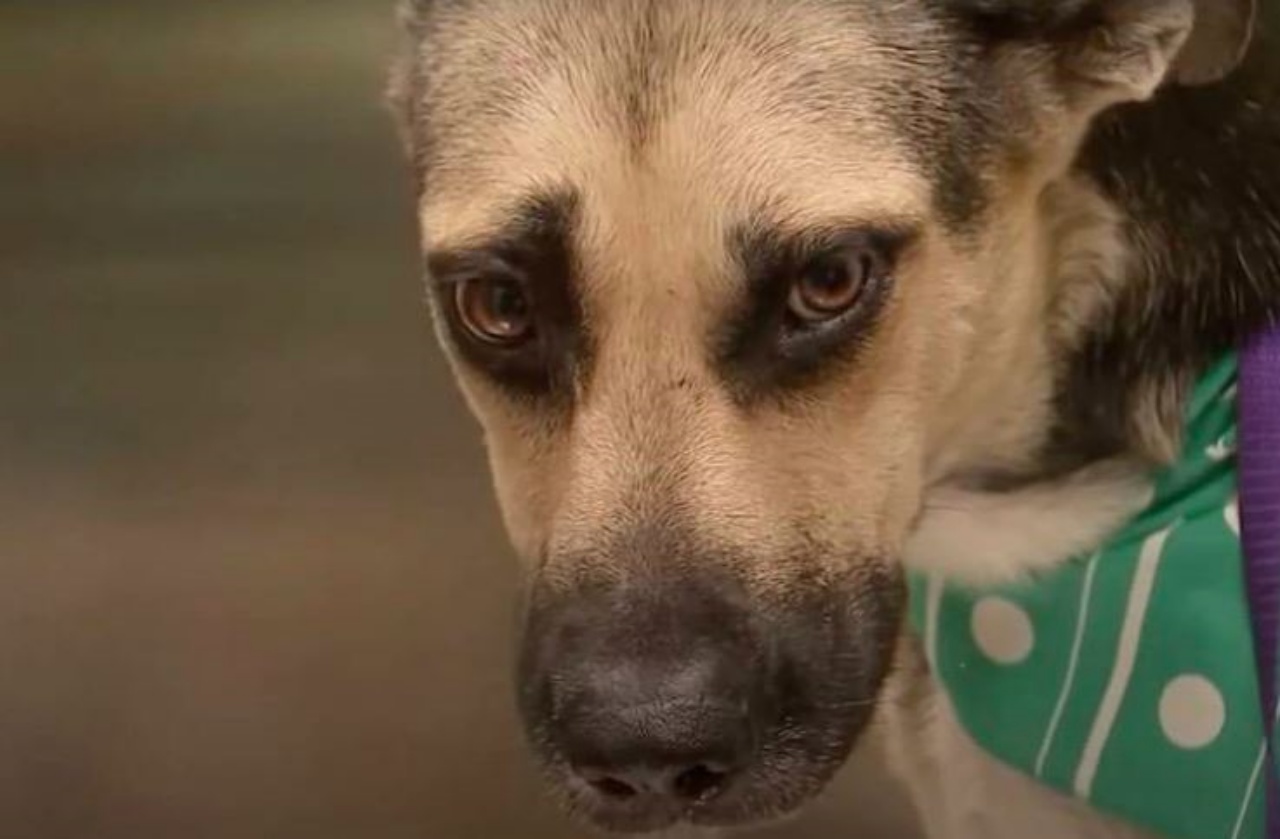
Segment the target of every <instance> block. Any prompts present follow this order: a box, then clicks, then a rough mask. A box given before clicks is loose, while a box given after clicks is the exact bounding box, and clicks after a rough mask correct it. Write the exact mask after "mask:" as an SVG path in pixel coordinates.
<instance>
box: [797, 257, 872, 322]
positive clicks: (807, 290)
mask: <svg viewBox="0 0 1280 839" xmlns="http://www.w3.org/2000/svg"><path fill="white" fill-rule="evenodd" d="M878 270H879V266H878V260H877V258H876V255H875V253H874V252H873V251H872V250H871V249H870V248H861V247H855V248H851V249H849V250H845V251H839V252H836V253H831V254H826V255H824V256H820V257H818V258H816V259H814V260H812V261H811V262H809V264H808V265H806V266H805V267H804V268H803V269H802V270H801V271H800V272H799V274H798V275H797V276H796V278H795V280H794V281H793V283H792V285H791V291H790V295H789V297H788V299H787V308H788V310H789V311H790V313H791V316H792V317H794V318H795V320H796V321H797V322H798V324H799V325H801V326H805V325H813V324H820V323H824V322H826V321H829V320H833V319H835V318H838V317H840V316H841V315H843V314H844V313H845V312H847V311H849V310H850V309H852V308H853V307H854V306H856V305H857V304H858V301H859V300H861V298H862V294H863V291H864V290H865V289H866V287H867V284H868V283H869V282H870V281H871V279H872V278H873V277H874V276H875V275H876V272H877V271H878Z"/></svg>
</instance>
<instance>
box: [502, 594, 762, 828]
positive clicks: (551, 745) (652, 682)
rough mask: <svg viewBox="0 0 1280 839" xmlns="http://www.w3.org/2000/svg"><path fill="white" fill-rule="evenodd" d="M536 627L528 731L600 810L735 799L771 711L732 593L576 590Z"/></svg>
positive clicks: (540, 616)
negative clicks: (729, 796) (739, 779)
mask: <svg viewBox="0 0 1280 839" xmlns="http://www.w3.org/2000/svg"><path fill="white" fill-rule="evenodd" d="M673 589H674V590H673ZM529 629H530V634H529V636H528V637H527V638H526V642H525V643H526V647H525V656H524V662H523V665H524V672H523V674H522V681H523V683H524V702H523V703H522V704H523V709H524V712H525V714H526V717H527V719H528V722H529V723H530V728H531V730H533V731H534V732H537V733H538V735H539V739H540V740H541V741H542V742H541V745H542V746H543V747H546V751H548V752H549V753H551V754H554V755H556V756H557V757H558V761H557V762H559V763H560V764H561V765H562V766H563V768H565V769H567V770H568V771H569V772H570V773H571V774H572V775H573V776H574V778H575V781H576V783H575V785H576V786H577V787H578V789H579V791H580V792H581V794H583V795H586V796H588V797H589V798H591V799H593V801H594V802H595V804H596V806H597V807H604V808H624V809H626V810H627V811H628V812H639V811H648V812H670V811H683V810H686V809H688V808H689V807H691V806H695V805H699V804H703V803H706V802H708V801H710V800H712V799H715V798H717V797H720V796H722V795H724V794H725V793H727V792H728V791H729V790H730V789H731V788H732V787H733V785H734V780H735V778H736V777H738V776H739V775H742V774H745V773H746V772H747V771H748V770H749V769H750V768H751V765H752V764H753V763H754V761H755V760H756V758H757V754H756V751H757V744H758V741H759V740H760V732H761V731H762V730H763V729H765V728H767V727H769V725H770V721H769V714H770V709H771V708H772V704H773V703H771V702H770V701H768V699H767V696H768V690H767V683H768V679H767V678H766V674H765V670H766V669H767V668H766V667H765V666H764V663H763V661H762V658H763V656H762V653H761V647H760V645H759V644H758V642H757V641H756V640H755V633H754V632H753V630H752V628H751V620H750V615H749V613H748V612H747V611H746V610H745V609H742V608H741V607H740V606H739V605H738V604H737V603H735V598H734V597H733V596H732V594H728V595H726V594H724V593H721V592H713V591H707V590H705V589H702V590H698V589H695V588H692V587H688V588H682V589H676V588H674V587H666V586H664V587H662V589H661V590H660V591H659V590H655V589H653V588H650V587H647V586H644V587H635V586H627V587H624V588H620V589H606V590H599V589H597V590H591V591H586V592H579V593H576V594H575V595H573V596H570V597H568V598H566V599H559V598H557V599H556V600H555V601H553V602H545V603H542V604H540V606H539V607H538V608H536V609H535V610H534V612H533V614H532V615H531V621H530V625H529Z"/></svg>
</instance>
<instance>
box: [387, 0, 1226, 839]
mask: <svg viewBox="0 0 1280 839" xmlns="http://www.w3.org/2000/svg"><path fill="white" fill-rule="evenodd" d="M419 5H421V6H422V8H417V9H416V10H415V11H414V14H413V16H412V19H413V25H412V29H411V31H412V35H413V47H414V48H413V49H412V50H411V54H410V56H409V60H408V61H407V62H406V63H405V64H404V66H403V67H402V69H401V72H400V73H399V76H398V84H397V98H398V100H399V101H400V102H401V104H402V105H403V113H404V114H405V117H406V118H405V120H404V127H405V129H406V134H407V136H408V138H409V140H410V144H411V147H412V148H413V150H414V157H415V162H416V163H417V164H418V169H417V171H418V173H419V175H420V176H421V177H422V179H423V180H422V187H423V189H422V207H421V217H422V226H423V230H424V236H425V242H426V248H427V253H428V258H429V263H430V268H431V271H430V275H431V276H430V287H431V292H432V294H431V298H432V301H433V308H434V312H435V315H436V318H437V323H438V325H439V327H440V332H441V335H442V338H443V342H444V345H445V346H446V347H447V349H448V352H449V354H450V357H451V359H452V361H453V363H454V367H455V370H456V372H457V375H458V379H459V381H460V383H461V385H462V387H463V389H464V391H465V393H466V395H467V397H468V400H469V403H470V405H471V406H472V408H473V410H474V412H475V413H476V415H477V416H478V417H479V419H480V421H481V423H482V425H483V427H484V430H485V432H486V439H487V442H488V446H489V451H490V455H491V460H492V468H493V473H494V476H495V479H496V485H497V489H498V495H499V498H500V502H501V507H502V510H503V512H504V515H505V520H506V524H507V527H508V530H509V532H510V535H511V538H512V540H513V542H514V544H515V546H516V547H517V549H518V551H519V553H520V555H521V556H522V557H523V558H524V559H525V561H526V563H527V567H528V573H529V579H530V590H529V591H530V593H529V600H528V614H527V621H526V627H525V633H524V640H523V652H522V656H521V671H520V694H521V704H522V709H523V711H524V714H525V718H526V721H527V724H528V729H529V732H530V735H531V740H532V742H533V743H534V745H535V747H536V749H537V751H538V753H539V755H540V757H541V758H542V759H543V761H544V762H545V764H546V766H547V768H548V771H549V774H550V776H551V779H552V782H553V784H554V785H555V786H556V788H558V789H559V790H560V791H561V792H562V793H563V794H564V795H565V797H566V798H567V799H568V800H569V801H570V803H571V804H572V805H573V806H574V807H575V808H576V809H578V810H579V811H581V812H583V813H584V814H586V815H587V816H589V817H591V818H593V819H594V820H596V821H598V822H599V823H601V824H603V825H605V826H607V827H612V828H616V829H621V830H650V829H660V828H664V827H668V826H670V825H672V824H674V823H676V822H678V821H682V820H688V821H692V822H694V823H698V824H708V825H723V824H737V823H742V822H748V821H753V820H758V819H762V818H767V817H771V816H774V815H779V814H782V813H786V812H788V811H791V810H793V809H794V808H796V807H797V806H798V805H799V804H801V803H802V802H803V801H805V800H806V799H807V798H809V797H810V796H811V795H813V794H814V793H815V792H816V791H818V790H819V789H820V788H821V787H822V786H823V785H824V784H825V783H826V782H827V781H828V780H829V778H830V777H831V776H832V775H833V773H834V772H835V771H836V770H837V769H838V768H839V767H840V766H841V764H842V763H843V762H844V760H845V758H846V756H847V754H848V752H849V750H850V748H851V746H852V744H853V743H854V742H855V740H856V738H857V736H858V735H859V733H860V732H861V731H862V730H863V729H864V727H865V725H866V724H867V722H868V720H869V719H870V718H871V716H872V713H873V710H874V707H875V704H876V701H877V698H878V696H879V694H880V691H881V686H882V683H883V682H884V680H885V678H886V673H887V671H888V670H889V667H890V663H891V660H892V656H893V651H894V646H895V642H896V639H897V637H898V633H899V629H900V625H901V622H902V618H903V604H904V587H903V583H902V579H901V572H900V571H899V569H898V565H897V561H896V558H897V556H898V554H899V552H900V549H901V546H902V544H903V541H904V539H905V538H906V536H907V534H908V532H909V530H910V528H911V524H912V521H913V518H914V517H915V515H916V514H917V511H918V510H919V508H920V504H921V499H922V496H923V493H924V492H925V490H926V488H927V487H928V486H929V485H930V484H931V483H932V482H934V481H936V480H938V479H939V478H940V477H944V476H947V475H951V474H955V473H957V472H961V471H963V470H966V469H977V468H994V467H998V466H1005V465H1011V464H1016V463H1017V462H1018V461H1019V460H1020V459H1022V458H1026V457H1029V456H1030V454H1031V453H1032V452H1033V451H1034V449H1035V447H1036V446H1037V445H1038V443H1039V442H1040V441H1041V439H1042V437H1043V435H1044V432H1045V429H1046V428H1047V426H1048V425H1049V422H1050V417H1049V410H1050V409H1049V404H1050V398H1049V397H1050V395H1051V389H1052V366H1053V358H1052V356H1053V352H1054V346H1053V340H1052V334H1051V333H1052V332H1053V327H1052V324H1051V323H1050V321H1051V320H1052V318H1051V317H1050V312H1051V309H1052V303H1053V301H1054V299H1055V295H1056V294H1057V289H1056V288H1055V287H1054V283H1053V281H1052V278H1051V277H1049V276H1048V275H1050V274H1052V272H1051V271H1049V270H1048V266H1049V265H1050V264H1052V263H1053V262H1054V260H1055V259H1057V254H1056V253H1055V248H1056V247H1057V244H1058V237H1057V234H1056V230H1057V227H1059V226H1061V218H1060V217H1059V214H1058V211H1057V209H1055V208H1056V206H1057V204H1059V203H1061V201H1060V200H1057V199H1055V198H1053V193H1054V191H1055V190H1057V191H1058V192H1062V191H1063V190H1070V189H1071V187H1068V186H1061V185H1059V186H1053V185H1054V184H1055V183H1057V182H1059V181H1062V179H1063V177H1064V174H1065V173H1066V171H1067V169H1068V167H1069V165H1070V163H1071V158H1072V155H1073V154H1074V152H1075V149H1076V147H1077V145H1078V144H1079V141H1080V139H1081V137H1082V136H1083V135H1084V133H1085V132H1086V130H1087V129H1088V127H1089V124H1090V120H1091V119H1092V118H1093V117H1094V116H1095V115H1096V114H1097V112H1098V111H1100V110H1101V109H1102V108H1104V107H1107V106H1109V105H1111V104H1114V103H1115V102H1118V101H1121V100H1124V99H1138V98H1142V97H1144V96H1146V95H1148V94H1149V93H1150V92H1151V90H1152V89H1153V88H1154V87H1155V86H1156V85H1157V84H1158V83H1160V81H1161V80H1162V79H1163V78H1164V76H1165V71H1166V70H1167V69H1168V67H1169V66H1170V62H1171V61H1172V60H1174V57H1175V56H1176V55H1177V54H1178V51H1179V49H1180V47H1181V46H1182V44H1183V41H1184V39H1185V38H1186V36H1187V33H1188V31H1189V28H1190V22H1191V4H1190V3H1189V2H1175V0H1169V2H1165V3H1154V4H1153V3H1149V2H1148V3H1137V2H1127V0H1117V2H1114V3H1112V4H1110V5H1111V6H1114V7H1115V9H1116V10H1118V11H1117V13H1116V14H1114V15H1112V14H1110V13H1103V14H1101V16H1100V17H1099V16H1098V15H1096V14H1094V13H1095V12H1096V11H1097V10H1096V8H1094V7H1097V6H1104V7H1105V6H1108V4H1107V3H1101V4H1098V3H1088V4H1086V3H1076V4H1074V5H1075V6H1078V7H1085V6H1088V7H1089V9H1088V10H1086V11H1081V12H1079V14H1080V15H1089V16H1090V17H1089V18H1088V20H1089V21H1090V22H1089V24H1088V25H1087V26H1085V24H1083V23H1082V22H1081V20H1082V19H1077V18H1076V17H1075V14H1076V12H1075V11H1055V12H1051V13H1045V12H1028V11H1026V10H1024V9H1023V8H1022V6H1021V5H1020V4H1018V3H1015V2H1009V3H1004V4H999V3H990V2H986V3H984V2H978V0H974V2H971V3H960V2H955V3H950V4H948V3H945V2H940V1H939V0H898V1H897V2H894V3H881V2H873V0H846V1H845V2H836V1H835V0H735V2H722V0H618V2H608V3H599V2H586V0H493V2H476V1H475V0H473V1H472V2H460V1H459V2H438V3H435V4H419ZM1026 5H1027V7H1028V8H1031V7H1034V6H1035V5H1036V4H1026ZM1061 5H1063V6H1071V5H1073V4H1069V3H1068V4H1061ZM961 6H965V8H961ZM969 6H972V7H973V8H968V7H969ZM997 6H1000V7H1001V8H996V7H997ZM1005 6H1007V7H1008V8H1003V7H1005ZM1090 10H1091V11H1090ZM1095 18H1097V19H1096V20H1095ZM1103 29H1105V30H1107V31H1106V32H1105V33H1104V34H1106V35H1108V36H1115V37H1114V38H1112V39H1110V40H1108V39H1106V38H1103V39H1101V40H1099V39H1098V38H1097V36H1098V35H1099V34H1100V32H1101V30H1103ZM1046 33H1052V37H1050V34H1046ZM1121 36H1123V37H1121ZM1124 38H1128V39H1129V40H1128V41H1127V42H1124V43H1122V44H1121V46H1116V45H1115V43H1114V41H1117V40H1119V41H1123V39H1124ZM1140 48H1141V49H1145V50H1146V52H1145V53H1144V54H1142V55H1140V56H1138V57H1137V58H1135V57H1134V56H1135V55H1136V52H1135V51H1136V50H1138V49H1140ZM1206 54H1208V55H1211V56H1213V58H1214V60H1219V61H1220V60H1222V54H1221V51H1215V50H1214V49H1207V50H1206ZM1081 189H1083V188H1081ZM1105 216H1106V213H1105V212H1102V211H1101V210H1100V211H1099V217H1105ZM1104 250H1105V249H1104Z"/></svg>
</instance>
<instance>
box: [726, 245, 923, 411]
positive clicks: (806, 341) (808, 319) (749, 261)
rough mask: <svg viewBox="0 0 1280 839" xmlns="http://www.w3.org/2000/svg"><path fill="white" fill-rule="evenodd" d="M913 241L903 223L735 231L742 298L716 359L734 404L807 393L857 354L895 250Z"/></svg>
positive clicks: (887, 286) (886, 292)
mask: <svg viewBox="0 0 1280 839" xmlns="http://www.w3.org/2000/svg"><path fill="white" fill-rule="evenodd" d="M917 235H918V232H917V228H916V227H915V226H913V225H906V224H899V225H887V226H882V227H867V226H848V227H844V226H836V227H831V228H822V229H815V230H807V231H802V232H800V233H794V234H792V233H786V232H784V231H782V230H779V229H764V228H760V227H748V228H745V229H743V230H741V231H739V232H738V233H737V234H735V236H734V243H733V253H734V255H735V257H736V260H737V263H738V266H739V269H740V270H741V272H742V275H743V277H744V280H745V292H744V295H743V299H742V302H741V304H740V311H739V313H738V314H737V316H735V317H732V318H731V319H730V320H729V322H728V324H727V327H726V328H725V329H724V331H723V333H722V334H721V335H720V336H719V339H718V341H717V354H718V357H719V362H720V367H721V369H722V370H723V373H724V375H725V377H726V378H727V380H728V381H729V383H730V386H731V387H732V388H733V389H734V391H735V392H736V393H737V394H738V395H739V398H740V399H741V400H742V401H751V400H753V399H755V398H758V397H760V396H766V395H770V394H773V395H786V394H789V393H794V392H796V391H798V390H801V389H804V388H806V387H811V386H814V385H816V384H818V383H820V381H821V380H822V379H823V378H824V376H825V374H826V373H827V372H828V371H832V370H836V369H840V368H841V367H842V366H843V365H842V364H841V362H847V361H849V360H850V359H851V358H853V357H854V356H856V355H857V351H858V349H859V348H860V347H861V346H862V345H863V344H864V343H865V342H866V341H867V340H868V339H869V338H870V337H871V335H872V334H873V333H874V328H875V325H876V323H877V321H878V318H879V316H880V314H881V313H882V311H883V310H884V307H885V304H886V303H887V302H888V300H889V299H890V297H891V293H892V290H893V280H894V270H895V267H896V265H897V260H898V257H899V255H900V253H901V252H902V251H903V250H904V248H905V247H906V246H907V245H908V244H909V243H910V242H911V241H912V240H914V239H915V238H916V237H917Z"/></svg>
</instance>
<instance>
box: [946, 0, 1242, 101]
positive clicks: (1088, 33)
mask: <svg viewBox="0 0 1280 839" xmlns="http://www.w3.org/2000/svg"><path fill="white" fill-rule="evenodd" d="M952 2H953V4H954V6H958V7H959V8H960V9H961V11H962V12H963V13H964V14H966V15H967V16H968V17H969V19H970V20H971V21H972V22H973V23H974V24H975V25H976V27H977V29H978V31H979V32H981V33H982V34H983V35H984V37H987V38H989V39H992V41H993V42H994V43H995V44H996V45H997V46H998V47H1008V48H1010V49H1012V50H1013V51H1014V52H1015V53H1017V54H1018V55H1019V57H1020V58H1021V61H1020V62H1018V63H1020V64H1021V65H1022V66H1023V69H1024V70H1030V71H1034V70H1035V69H1036V68H1039V69H1041V70H1047V71H1048V73H1047V75H1048V76H1051V77H1052V79H1051V82H1052V83H1053V84H1054V86H1056V87H1057V88H1059V91H1060V92H1061V93H1062V94H1063V95H1064V96H1065V97H1066V98H1067V99H1068V100H1070V101H1072V102H1074V103H1076V104H1078V105H1081V106H1083V107H1085V108H1086V109H1087V110H1095V111H1096V110H1099V109H1101V108H1103V107H1106V106H1108V105H1111V104H1116V103H1119V102H1125V101H1137V100H1142V99H1146V98H1148V97H1150V96H1151V95H1152V94H1153V93H1154V92H1155V91H1156V90H1157V89H1158V88H1159V87H1160V86H1161V85H1163V84H1165V83H1169V82H1172V83H1178V84H1205V83H1208V82H1212V81H1216V80H1219V79H1221V78H1223V77H1224V76H1226V75H1227V74H1228V73H1230V72H1231V71H1232V70H1233V69H1235V68H1236V67H1237V66H1238V65H1239V64H1240V62H1241V60H1242V59H1243V57H1244V54H1245V51H1246V50H1247V48H1248V45H1249V41H1250V39H1251V37H1252V34H1253V25H1254V17H1255V15H1256V2H1257V0H1057V2H1053V0H952ZM1041 75H1042V77H1044V75H1045V74H1043V73H1042V74H1041Z"/></svg>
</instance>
